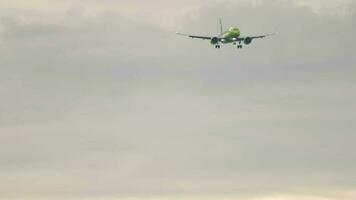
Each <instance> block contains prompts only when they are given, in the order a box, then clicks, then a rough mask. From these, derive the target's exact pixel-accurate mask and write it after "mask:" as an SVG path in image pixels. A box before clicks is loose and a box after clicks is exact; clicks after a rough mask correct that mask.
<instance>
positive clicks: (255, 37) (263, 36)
mask: <svg viewBox="0 0 356 200" xmlns="http://www.w3.org/2000/svg"><path fill="white" fill-rule="evenodd" d="M277 34H278V32H275V33H271V34H266V35H257V36H249V37H241V38H239V39H241V40H245V39H246V38H250V39H259V38H265V37H268V36H273V35H277Z"/></svg>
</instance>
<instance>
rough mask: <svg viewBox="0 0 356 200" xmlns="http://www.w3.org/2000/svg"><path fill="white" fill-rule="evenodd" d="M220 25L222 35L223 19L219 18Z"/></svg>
mask: <svg viewBox="0 0 356 200" xmlns="http://www.w3.org/2000/svg"><path fill="white" fill-rule="evenodd" d="M219 23H220V33H222V32H223V24H222V20H221V17H220V18H219Z"/></svg>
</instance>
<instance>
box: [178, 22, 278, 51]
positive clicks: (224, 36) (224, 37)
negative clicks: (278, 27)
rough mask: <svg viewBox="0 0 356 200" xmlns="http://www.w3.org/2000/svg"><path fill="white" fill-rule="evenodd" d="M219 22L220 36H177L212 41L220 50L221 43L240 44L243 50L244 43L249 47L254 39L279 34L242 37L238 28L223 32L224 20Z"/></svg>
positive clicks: (238, 46)
mask: <svg viewBox="0 0 356 200" xmlns="http://www.w3.org/2000/svg"><path fill="white" fill-rule="evenodd" d="M219 22H220V34H219V35H218V36H198V35H189V34H183V33H178V32H177V33H176V34H178V35H182V36H187V37H190V38H193V39H194V38H197V39H203V40H210V43H211V44H212V45H214V46H215V48H216V49H220V43H222V44H228V43H232V44H233V45H236V44H237V43H238V44H237V48H238V49H242V42H243V43H244V44H245V45H249V44H251V42H252V40H254V39H259V38H265V37H268V36H272V35H276V34H278V33H277V32H275V33H272V34H266V35H258V36H247V37H241V32H240V29H238V28H237V27H230V28H229V29H228V30H227V31H223V25H222V20H221V19H220V20H219Z"/></svg>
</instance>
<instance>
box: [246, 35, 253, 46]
mask: <svg viewBox="0 0 356 200" xmlns="http://www.w3.org/2000/svg"><path fill="white" fill-rule="evenodd" d="M251 42H252V38H250V37H247V38H245V39H244V43H245V44H246V45H249V44H251Z"/></svg>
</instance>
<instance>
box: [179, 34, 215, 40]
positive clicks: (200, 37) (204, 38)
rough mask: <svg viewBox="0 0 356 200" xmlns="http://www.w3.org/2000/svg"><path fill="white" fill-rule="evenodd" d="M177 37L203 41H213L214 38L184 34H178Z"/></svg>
mask: <svg viewBox="0 0 356 200" xmlns="http://www.w3.org/2000/svg"><path fill="white" fill-rule="evenodd" d="M177 35H182V36H187V37H190V38H197V39H203V40H211V39H212V38H213V37H208V36H199V35H189V34H183V33H177Z"/></svg>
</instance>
